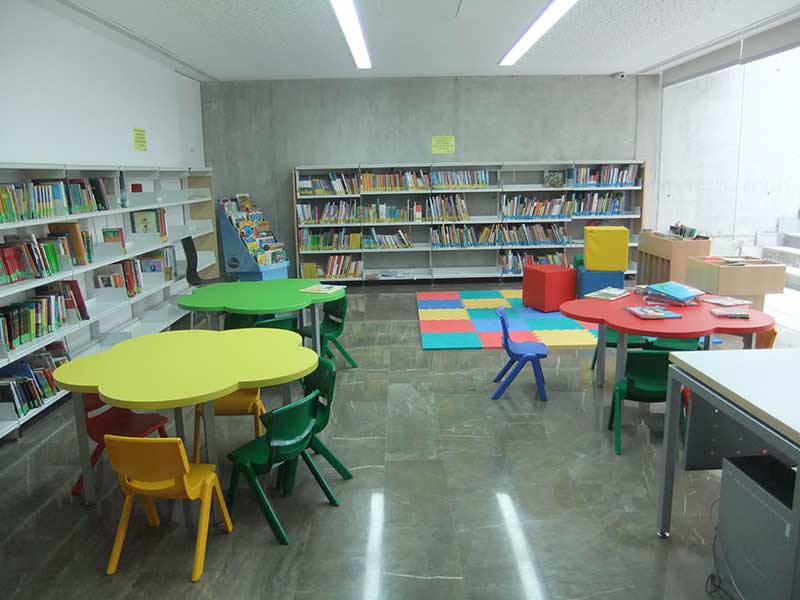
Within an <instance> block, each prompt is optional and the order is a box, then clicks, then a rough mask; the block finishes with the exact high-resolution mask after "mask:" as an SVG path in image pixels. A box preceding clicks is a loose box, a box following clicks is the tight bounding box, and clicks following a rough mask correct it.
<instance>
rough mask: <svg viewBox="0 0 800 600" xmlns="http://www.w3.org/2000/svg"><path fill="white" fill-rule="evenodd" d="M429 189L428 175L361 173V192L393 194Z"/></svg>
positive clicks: (409, 172) (416, 173)
mask: <svg viewBox="0 0 800 600" xmlns="http://www.w3.org/2000/svg"><path fill="white" fill-rule="evenodd" d="M429 189H431V175H430V173H423V172H422V171H416V172H415V171H403V172H402V173H371V172H365V173H361V191H362V192H393V191H403V190H411V191H414V190H429Z"/></svg>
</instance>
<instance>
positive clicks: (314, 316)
mask: <svg viewBox="0 0 800 600" xmlns="http://www.w3.org/2000/svg"><path fill="white" fill-rule="evenodd" d="M311 328H312V331H313V333H314V339H312V340H311V343H312V344H313V346H312V347H313V348H314V351H315V352H316V353H317V354H319V355H320V356H321V355H322V348H321V346H320V339H319V304H312V305H311Z"/></svg>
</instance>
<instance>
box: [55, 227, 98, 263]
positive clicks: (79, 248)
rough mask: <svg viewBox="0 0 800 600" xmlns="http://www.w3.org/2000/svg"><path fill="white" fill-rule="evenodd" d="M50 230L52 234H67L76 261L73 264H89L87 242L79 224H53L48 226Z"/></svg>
mask: <svg viewBox="0 0 800 600" xmlns="http://www.w3.org/2000/svg"><path fill="white" fill-rule="evenodd" d="M48 229H49V230H50V233H51V234H66V235H67V236H68V238H69V243H70V246H71V248H72V256H73V259H74V260H73V264H75V265H87V264H89V256H88V253H87V248H86V242H85V239H84V235H83V232H82V231H81V224H80V223H79V222H77V221H67V222H65V223H52V224H51V225H49V226H48Z"/></svg>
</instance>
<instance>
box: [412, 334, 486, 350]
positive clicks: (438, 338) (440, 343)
mask: <svg viewBox="0 0 800 600" xmlns="http://www.w3.org/2000/svg"><path fill="white" fill-rule="evenodd" d="M470 348H483V342H481V338H479V337H478V334H477V333H423V334H422V349H423V350H442V349H453V350H455V349H459V350H460V349H470Z"/></svg>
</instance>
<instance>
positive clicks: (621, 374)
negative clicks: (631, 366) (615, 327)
mask: <svg viewBox="0 0 800 600" xmlns="http://www.w3.org/2000/svg"><path fill="white" fill-rule="evenodd" d="M627 362H628V334H627V333H622V332H621V331H620V332H619V337H618V340H617V365H616V370H615V375H614V385H616V384H617V382H618V381H619V380H620V379H624V378H625V365H626V364H627Z"/></svg>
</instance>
